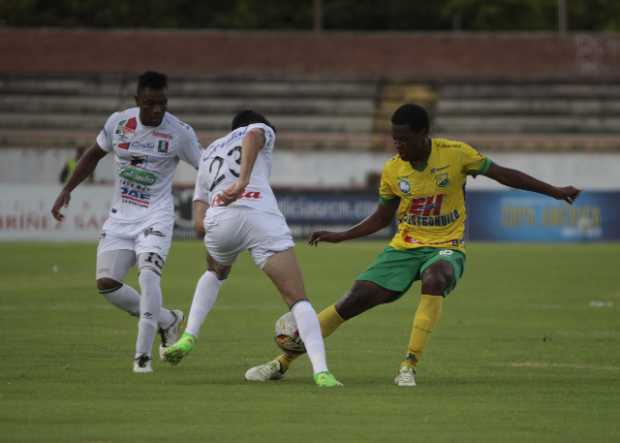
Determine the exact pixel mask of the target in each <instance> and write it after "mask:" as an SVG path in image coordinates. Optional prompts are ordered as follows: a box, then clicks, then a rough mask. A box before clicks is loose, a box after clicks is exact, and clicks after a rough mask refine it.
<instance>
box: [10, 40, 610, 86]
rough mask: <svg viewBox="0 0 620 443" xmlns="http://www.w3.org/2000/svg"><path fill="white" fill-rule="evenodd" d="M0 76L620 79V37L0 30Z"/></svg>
mask: <svg viewBox="0 0 620 443" xmlns="http://www.w3.org/2000/svg"><path fill="white" fill-rule="evenodd" d="M0 54H1V57H0V73H16V74H25V73H29V74H37V73H46V74H50V73H58V74H70V73H76V74H78V73H79V74H84V73H119V74H125V73H129V74H131V73H138V72H141V71H144V70H145V69H159V70H162V71H164V72H167V73H169V74H173V75H186V76H187V75H190V76H227V77H230V76H247V77H263V78H269V77H274V78H278V77H280V78H281V77H282V76H287V77H289V78H294V77H306V78H307V77H333V78H355V79H366V78H368V79H377V78H382V77H385V78H388V79H391V80H398V79H424V80H443V79H446V80H448V79H511V80H518V79H525V80H527V79H582V78H583V79H588V78H589V79H592V78H594V79H598V78H601V79H614V78H620V35H618V34H610V35H607V34H569V35H566V36H564V37H561V36H559V35H557V34H551V33H533V34H532V33H530V34H525V33H523V34H518V33H510V34H468V33H454V34H453V33H426V34H406V33H372V34H371V33H365V34H359V33H332V32H329V33H323V34H315V33H312V32H221V31H121V30H117V31H90V30H69V31H67V30H52V29H47V30H46V29H12V28H3V29H0Z"/></svg>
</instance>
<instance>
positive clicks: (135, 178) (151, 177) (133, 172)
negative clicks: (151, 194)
mask: <svg viewBox="0 0 620 443" xmlns="http://www.w3.org/2000/svg"><path fill="white" fill-rule="evenodd" d="M119 175H120V176H121V177H122V178H124V179H125V180H128V181H130V182H133V183H138V184H140V185H145V186H151V185H153V184H155V182H157V174H155V173H153V172H150V171H147V170H146V169H142V168H134V167H133V166H127V167H125V168H123V169H121V172H120V173H119Z"/></svg>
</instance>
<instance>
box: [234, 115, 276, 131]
mask: <svg viewBox="0 0 620 443" xmlns="http://www.w3.org/2000/svg"><path fill="white" fill-rule="evenodd" d="M252 123H264V124H266V125H267V126H269V127H270V128H271V129H273V131H274V132H275V131H276V127H275V126H274V125H272V124H271V122H270V121H269V120H267V117H265V116H264V115H263V114H261V113H259V112H256V111H252V110H251V109H245V110H243V111H240V112H237V114H235V116H234V117H233V119H232V124H231V129H232V130H233V131H234V130H235V129H237V128H241V127H243V126H248V125H251V124H252Z"/></svg>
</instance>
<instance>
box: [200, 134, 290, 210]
mask: <svg viewBox="0 0 620 443" xmlns="http://www.w3.org/2000/svg"><path fill="white" fill-rule="evenodd" d="M252 129H262V130H263V132H264V135H265V145H264V146H263V148H262V149H261V150H260V151H259V152H258V156H257V157H256V162H255V163H254V168H253V169H252V175H251V176H250V183H249V184H248V186H247V187H246V188H245V191H244V193H243V194H242V195H241V197H240V198H239V199H238V200H236V201H234V202H233V203H231V204H230V205H229V206H221V203H220V202H219V199H218V197H219V195H220V194H222V192H223V191H224V190H225V189H226V188H228V187H229V186H230V185H231V184H233V183H234V182H235V181H236V180H237V178H238V177H239V171H240V169H241V140H243V137H244V136H245V135H246V134H247V133H248V131H250V130H252ZM275 140H276V135H275V133H274V131H273V129H271V128H270V127H269V126H267V125H265V124H262V123H253V124H251V125H249V126H244V127H241V128H237V129H235V130H234V131H232V132H230V133H229V134H228V135H226V136H225V137H222V138H219V139H217V140H216V141H214V142H213V143H211V144H210V145H209V147H208V148H207V149H205V150H204V151H203V153H202V157H201V158H200V168H199V169H198V177H197V179H196V187H195V189H194V200H202V201H204V202H207V203H208V204H209V206H210V209H209V211H213V210H214V208H217V209H215V210H225V208H226V207H233V206H237V207H239V206H243V207H249V208H253V209H257V210H259V211H262V212H267V213H273V214H281V213H280V209H279V208H278V202H277V201H276V198H275V196H274V194H273V190H272V189H271V185H270V184H269V177H270V176H271V157H272V154H273V148H274V145H275Z"/></svg>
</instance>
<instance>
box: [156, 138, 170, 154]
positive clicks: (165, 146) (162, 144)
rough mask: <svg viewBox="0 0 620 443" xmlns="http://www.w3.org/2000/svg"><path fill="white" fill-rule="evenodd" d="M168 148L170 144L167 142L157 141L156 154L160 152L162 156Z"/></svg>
mask: <svg viewBox="0 0 620 443" xmlns="http://www.w3.org/2000/svg"><path fill="white" fill-rule="evenodd" d="M169 147H170V142H169V141H167V140H158V141H157V152H161V153H162V154H166V153H167V152H168V148H169Z"/></svg>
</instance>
